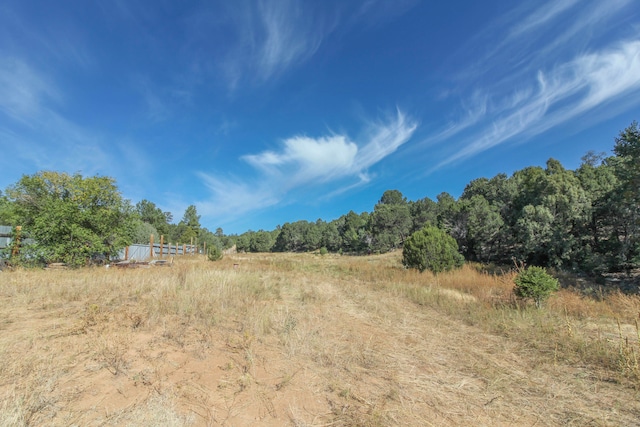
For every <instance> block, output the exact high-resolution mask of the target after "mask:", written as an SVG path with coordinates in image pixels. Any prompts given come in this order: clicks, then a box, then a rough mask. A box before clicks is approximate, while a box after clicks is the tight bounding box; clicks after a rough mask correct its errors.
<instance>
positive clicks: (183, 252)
mask: <svg viewBox="0 0 640 427" xmlns="http://www.w3.org/2000/svg"><path fill="white" fill-rule="evenodd" d="M186 254H187V244H186V243H183V244H182V255H186Z"/></svg>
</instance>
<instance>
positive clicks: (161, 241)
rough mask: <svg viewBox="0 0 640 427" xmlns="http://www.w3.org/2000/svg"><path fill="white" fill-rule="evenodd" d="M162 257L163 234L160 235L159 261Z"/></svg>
mask: <svg viewBox="0 0 640 427" xmlns="http://www.w3.org/2000/svg"><path fill="white" fill-rule="evenodd" d="M163 255H164V234H161V235H160V259H162V257H163Z"/></svg>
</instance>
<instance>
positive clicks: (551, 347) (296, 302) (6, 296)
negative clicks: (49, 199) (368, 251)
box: [0, 253, 640, 426]
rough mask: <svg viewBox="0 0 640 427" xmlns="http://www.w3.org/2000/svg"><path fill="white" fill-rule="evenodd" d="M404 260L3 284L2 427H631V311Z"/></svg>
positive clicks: (234, 266)
mask: <svg viewBox="0 0 640 427" xmlns="http://www.w3.org/2000/svg"><path fill="white" fill-rule="evenodd" d="M512 278H513V277H512V275H511V273H505V274H500V275H491V274H486V273H483V272H481V271H480V270H479V269H478V268H476V267H475V266H465V267H464V268H463V269H461V270H459V271H457V272H452V273H447V274H442V275H439V276H437V277H436V276H433V275H430V274H429V273H424V274H420V273H417V272H415V271H412V270H405V269H403V268H402V267H401V265H400V262H399V254H397V253H396V254H388V255H384V256H369V257H346V256H345V257H339V256H333V255H327V256H318V255H311V254H256V255H249V254H238V255H233V256H227V257H225V258H224V259H223V260H222V261H220V262H216V263H212V262H208V261H206V260H204V259H201V258H198V257H186V258H182V259H177V260H176V263H175V265H174V266H173V267H171V268H150V269H135V270H118V269H113V268H112V269H103V268H95V269H86V270H75V271H74V270H66V271H31V270H18V271H13V272H3V273H0V426H20V425H25V426H27V425H53V426H57V425H60V426H67V425H77V426H85V425H100V426H111V425H118V426H120V425H131V426H182V425H193V426H210V425H225V426H231V425H233V426H242V425H266V426H282V425H290V426H384V425H420V426H422V425H424V426H429V425H434V426H435V425H437V426H454V425H491V426H494V425H504V426H511V425H575V426H585V425H593V426H619V425H634V424H637V422H638V419H640V401H639V400H638V389H639V388H640V387H638V386H639V385H640V375H639V369H638V361H637V354H638V341H639V339H638V332H637V328H636V323H635V322H636V319H637V318H638V314H639V312H640V298H638V297H634V296H628V295H622V294H614V295H611V296H609V297H607V298H606V299H602V300H595V299H589V298H585V297H582V296H579V295H577V294H575V293H572V292H570V291H568V290H563V291H561V292H559V293H558V294H557V295H555V296H553V297H552V298H551V300H550V301H549V302H548V304H547V307H546V308H545V309H543V310H536V309H535V308H533V307H531V306H529V305H525V304H522V302H518V301H516V300H514V299H513V297H512V295H511V288H512V287H513V283H512Z"/></svg>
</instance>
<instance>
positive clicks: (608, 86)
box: [437, 39, 640, 167]
mask: <svg viewBox="0 0 640 427" xmlns="http://www.w3.org/2000/svg"><path fill="white" fill-rule="evenodd" d="M638 70H640V39H639V40H628V41H625V42H621V43H620V44H618V45H616V46H614V47H610V48H607V49H603V50H600V51H597V52H593V53H589V54H584V55H580V56H578V57H576V58H575V59H573V60H571V61H569V62H566V63H564V64H561V65H560V66H558V67H556V68H554V69H551V70H549V71H546V72H543V71H540V72H539V73H538V75H537V88H536V89H535V90H533V89H529V90H527V91H525V92H523V93H529V91H530V92H531V95H530V96H526V97H523V96H521V95H519V94H518V93H516V94H515V95H514V96H513V99H516V100H517V102H510V101H506V102H504V103H503V105H502V106H501V108H498V109H494V110H493V111H490V112H487V113H486V114H485V117H484V120H485V122H486V123H488V124H487V125H484V126H479V127H477V128H475V129H474V131H473V132H471V134H470V135H467V136H465V137H463V143H462V145H463V147H462V148H461V149H459V150H458V151H457V152H456V153H455V154H453V155H451V156H449V157H448V158H447V159H445V160H444V161H443V162H441V163H440V164H439V165H438V166H437V167H441V166H444V165H446V164H449V163H452V162H454V161H457V160H461V159H464V158H468V157H471V156H473V155H475V154H478V153H480V152H482V151H485V150H487V149H489V148H491V147H494V146H496V145H499V144H501V143H503V142H505V141H507V140H510V139H512V138H514V137H515V136H521V137H522V138H528V137H531V136H534V135H537V134H540V133H542V132H544V131H546V130H548V129H550V128H552V127H554V126H557V125H559V124H562V123H564V122H566V121H568V120H570V119H573V118H575V117H578V116H580V115H582V114H584V113H586V112H588V111H590V110H592V109H594V108H596V107H598V106H601V105H604V104H607V103H610V102H613V101H615V100H617V99H619V98H622V97H633V96H635V97H637V95H638V94H639V92H640V72H638ZM636 103H640V99H638V100H636Z"/></svg>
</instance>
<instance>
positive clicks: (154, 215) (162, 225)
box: [135, 199, 172, 236]
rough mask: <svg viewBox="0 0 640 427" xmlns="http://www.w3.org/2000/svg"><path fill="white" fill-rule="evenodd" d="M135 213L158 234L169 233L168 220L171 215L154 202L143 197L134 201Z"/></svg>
mask: <svg viewBox="0 0 640 427" xmlns="http://www.w3.org/2000/svg"><path fill="white" fill-rule="evenodd" d="M135 210H136V213H137V214H138V215H139V216H140V220H142V221H143V222H146V223H147V224H151V225H152V226H153V227H154V228H155V229H156V230H157V231H158V233H159V234H162V235H165V236H168V235H169V222H170V221H171V218H172V215H171V213H170V212H163V211H162V209H160V208H159V207H157V206H156V204H155V203H153V202H150V201H149V200H146V199H143V200H141V201H139V202H138V203H136V209H135Z"/></svg>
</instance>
